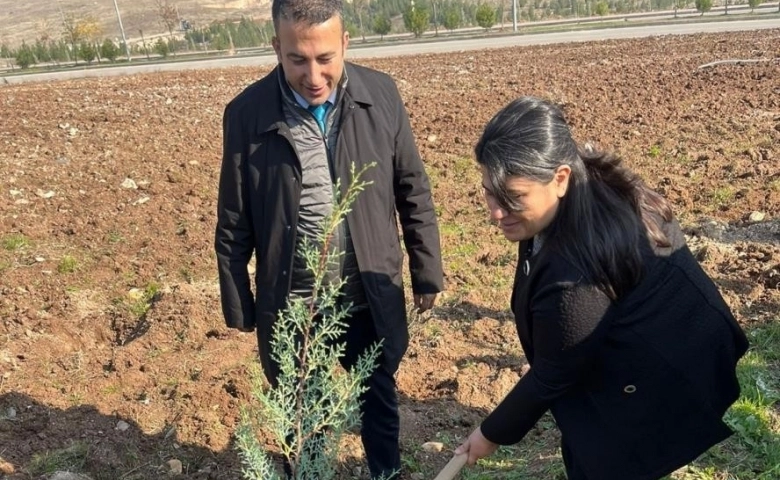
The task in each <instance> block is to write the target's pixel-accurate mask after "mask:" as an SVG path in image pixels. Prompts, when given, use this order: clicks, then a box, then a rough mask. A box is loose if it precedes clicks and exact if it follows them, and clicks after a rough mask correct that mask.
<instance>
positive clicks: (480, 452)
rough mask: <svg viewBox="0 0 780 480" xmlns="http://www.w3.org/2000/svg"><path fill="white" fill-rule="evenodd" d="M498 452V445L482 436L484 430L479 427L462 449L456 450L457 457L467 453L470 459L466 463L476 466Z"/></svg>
mask: <svg viewBox="0 0 780 480" xmlns="http://www.w3.org/2000/svg"><path fill="white" fill-rule="evenodd" d="M496 450H498V444H497V443H493V442H491V441H490V440H488V439H487V438H485V436H484V435H482V430H481V429H480V428H479V427H477V429H476V430H474V431H473V432H471V435H469V438H467V439H466V441H465V442H463V444H462V445H461V446H460V447H458V448H456V449H455V455H460V454H462V453H467V454H468V456H469V458H468V461H467V462H466V463H468V464H469V465H474V464H475V463H476V462H477V460H479V459H480V458H484V457H487V456H489V455H492V454H493V452H495V451H496Z"/></svg>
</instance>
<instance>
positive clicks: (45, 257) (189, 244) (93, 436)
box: [0, 30, 780, 479]
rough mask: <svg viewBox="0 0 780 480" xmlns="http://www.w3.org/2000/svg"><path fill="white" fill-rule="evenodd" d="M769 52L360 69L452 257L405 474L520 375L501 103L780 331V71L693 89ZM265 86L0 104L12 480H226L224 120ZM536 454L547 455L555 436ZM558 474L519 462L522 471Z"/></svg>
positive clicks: (662, 45) (229, 361)
mask: <svg viewBox="0 0 780 480" xmlns="http://www.w3.org/2000/svg"><path fill="white" fill-rule="evenodd" d="M778 40H780V30H769V31H762V32H745V33H735V34H718V35H698V36H684V37H683V36H679V37H678V36H673V37H659V38H652V39H643V40H632V41H607V42H598V43H586V44H577V45H550V46H543V47H531V48H513V49H502V50H492V51H479V52H464V53H452V54H445V55H426V56H421V57H417V58H395V59H382V60H372V61H366V62H361V63H364V64H367V65H369V66H373V67H376V68H379V69H381V70H384V71H386V72H388V73H390V74H391V75H393V76H394V77H395V78H396V80H397V81H398V82H399V85H400V89H401V92H402V94H403V96H404V98H405V101H406V104H407V107H408V110H409V112H410V114H411V118H412V123H413V128H414V131H415V134H416V136H417V139H418V143H419V145H420V148H421V152H422V154H423V156H424V159H425V161H426V163H427V165H428V168H429V172H430V173H431V177H432V182H433V184H434V187H435V192H434V196H435V199H436V201H437V205H438V208H439V211H440V216H441V221H442V238H443V242H444V245H445V262H446V264H445V268H446V273H447V286H448V291H447V292H446V293H445V294H444V295H443V296H442V298H441V302H440V306H439V307H438V309H437V310H436V311H435V312H434V313H433V314H432V315H431V316H430V317H427V318H426V319H417V320H416V321H415V323H414V324H413V332H414V337H413V340H412V345H411V347H410V349H409V353H408V355H407V357H406V359H405V361H404V363H403V365H402V367H401V371H400V373H399V375H398V385H399V389H400V393H401V397H402V416H403V425H402V428H403V447H404V456H405V457H404V458H405V463H406V466H407V467H408V469H409V470H410V471H416V472H418V473H422V474H423V477H420V478H427V477H432V476H433V475H432V474H433V473H434V472H435V471H437V470H438V469H439V468H441V466H442V465H443V464H444V463H446V461H447V459H448V456H449V454H448V453H447V452H446V451H445V452H442V453H438V454H429V453H425V452H423V451H422V450H421V448H420V445H421V444H422V443H423V442H426V441H429V440H439V441H442V442H444V443H445V450H446V449H452V448H454V447H455V446H457V441H458V439H460V438H462V437H463V436H464V435H465V434H467V433H469V432H470V431H471V429H472V428H473V427H474V425H476V424H477V423H478V421H479V419H480V418H481V417H482V416H483V415H484V414H485V412H486V411H487V410H488V409H489V408H490V407H491V406H493V405H495V404H496V403H497V402H498V401H500V399H501V398H502V396H503V395H504V393H505V392H506V391H507V390H508V389H509V388H511V386H512V385H513V383H514V382H515V381H516V379H517V378H518V376H519V375H520V372H521V368H522V366H523V365H524V359H523V356H522V351H521V350H520V348H519V346H518V342H517V339H516V334H515V332H514V327H513V325H512V322H511V321H510V317H509V315H508V313H507V298H508V295H509V293H510V291H509V290H510V286H511V283H510V282H511V275H510V274H511V271H512V269H513V262H514V258H513V250H512V246H510V245H507V244H506V242H504V241H502V240H501V238H500V235H499V234H498V232H495V231H494V230H493V229H492V228H491V227H490V225H489V224H488V222H487V215H486V213H485V210H484V208H483V207H482V204H481V199H480V196H479V194H478V186H479V184H478V178H477V174H476V170H475V168H474V166H473V162H472V161H471V160H470V156H471V146H472V145H473V143H474V141H475V140H476V138H477V136H478V135H479V133H480V130H481V128H482V126H483V125H484V123H485V122H486V121H487V120H488V119H489V117H490V116H491V115H492V114H493V113H495V111H496V110H498V109H499V108H500V107H501V106H503V105H504V104H505V103H507V102H508V101H509V100H511V99H512V98H514V97H515V96H518V95H521V94H534V95H542V96H546V97H550V98H552V99H554V100H556V101H558V102H560V103H562V104H563V105H564V107H565V110H566V112H567V114H568V115H569V118H570V119H571V121H572V123H573V125H574V127H575V131H576V134H577V136H578V138H580V139H581V140H583V141H586V140H587V141H593V142H595V143H598V144H600V145H603V146H611V147H614V148H616V149H618V150H619V151H620V152H622V153H623V154H624V155H625V157H626V158H627V159H628V162H629V163H630V164H631V165H632V166H633V167H634V168H636V169H637V170H638V171H639V172H641V173H642V174H643V175H644V177H645V178H646V179H647V181H648V182H649V183H650V184H651V185H652V186H654V187H656V188H658V189H659V190H660V191H662V192H663V193H664V194H665V195H667V196H668V198H670V199H671V201H672V202H673V203H674V206H675V209H676V211H677V213H678V214H679V216H680V217H681V219H682V220H683V222H684V224H685V225H686V226H687V231H688V233H690V235H691V236H690V240H691V246H692V248H693V249H694V250H695V251H696V253H697V254H698V255H699V258H700V259H701V261H702V263H703V265H704V267H705V268H706V270H707V271H708V272H709V273H710V274H712V275H713V277H714V278H715V279H716V280H717V282H718V284H719V285H720V286H721V288H722V290H723V293H724V296H725V297H726V298H727V300H728V302H729V304H730V305H731V306H732V308H733V309H734V311H735V313H736V314H737V315H738V317H739V319H740V321H742V322H743V323H745V324H746V325H752V324H756V323H760V322H765V321H769V320H770V319H771V316H772V315H775V321H776V312H777V310H778V308H780V290H779V288H780V287H779V284H780V235H779V234H778V232H780V147H778V145H780V83H778V81H777V79H778V78H780V65H778V64H777V63H762V64H751V65H742V66H735V65H729V66H720V67H716V68H712V69H707V70H697V66H699V65H701V64H704V63H707V62H710V61H713V60H717V59H724V58H756V57H765V58H768V57H778V56H780V50H778V45H780V41H778ZM423 66H424V68H422V67H423ZM265 71H266V70H264V69H262V71H258V70H257V69H240V68H235V69H224V70H215V71H191V72H183V73H168V74H153V75H143V76H132V77H121V78H102V79H90V80H75V81H68V82H59V83H47V84H31V85H21V86H3V87H0V102H1V103H0V104H1V105H2V109H3V112H4V113H5V114H4V115H3V121H2V123H0V169H1V170H0V171H2V176H1V177H0V240H2V242H3V244H2V248H0V274H1V276H0V472H2V473H5V474H7V478H14V479H27V478H33V475H32V473H31V472H34V471H35V468H34V467H35V465H34V464H35V462H34V460H35V458H36V455H38V458H39V459H40V454H43V453H45V452H52V451H57V450H60V449H63V448H66V447H68V446H69V445H72V444H73V442H81V443H80V444H81V445H86V446H88V447H89V453H88V455H86V463H84V464H83V465H80V470H81V471H83V472H84V473H88V474H90V475H91V476H92V477H93V478H105V479H108V478H120V477H121V478H125V479H146V478H158V477H161V476H163V475H165V474H166V472H167V468H168V467H167V464H166V462H167V461H168V460H169V459H172V458H175V459H180V460H181V461H182V462H183V465H184V473H182V474H181V475H180V476H179V477H178V478H237V477H238V475H239V474H238V470H239V468H240V465H239V463H238V460H237V457H236V454H235V451H234V449H233V447H232V442H231V434H232V432H233V431H234V428H235V426H236V422H237V417H238V414H239V408H240V406H241V405H242V404H244V403H246V402H247V401H248V398H249V393H248V392H249V382H248V375H249V374H248V370H249V366H250V364H251V363H252V361H253V359H254V357H255V355H256V345H255V339H254V337H253V336H252V335H244V334H240V333H237V332H234V331H228V330H227V329H226V328H225V327H224V326H223V322H222V318H221V313H220V309H219V298H218V289H217V285H216V273H215V262H214V254H213V253H212V234H213V227H214V221H215V211H216V187H217V175H218V169H219V161H220V159H219V156H220V148H221V147H220V145H221V114H222V109H223V107H224V105H225V103H226V102H227V101H228V100H229V99H230V98H232V97H233V96H234V95H235V94H237V93H238V92H239V91H240V90H241V89H242V88H243V87H244V86H245V85H247V84H249V83H250V82H251V81H253V79H255V78H257V77H259V76H260V75H262V74H263V73H264V72H265ZM126 179H131V180H132V181H133V182H134V185H135V187H137V188H126V187H132V185H131V183H130V182H125V180H126ZM123 185H124V186H123ZM752 212H761V213H763V214H765V219H764V220H763V221H761V222H759V223H757V224H756V223H755V222H751V221H750V220H749V217H750V214H751V213H752ZM754 219H755V218H754ZM20 239H21V240H24V242H20V241H18V240H20ZM15 241H16V242H15ZM19 243H24V245H19ZM120 421H121V422H124V423H120ZM537 434H538V435H540V436H542V440H543V442H546V444H547V445H554V440H555V433H554V429H546V430H545V429H542V428H540V429H539V430H538V431H537ZM348 447H349V448H348V450H347V453H346V454H345V456H344V462H345V463H344V478H351V477H352V476H353V475H354V473H355V470H354V467H355V466H356V465H359V461H360V456H361V455H362V453H361V451H360V447H359V442H358V441H357V439H356V438H355V437H351V439H350V440H349V445H348ZM551 457H553V458H551ZM554 457H555V450H554V448H553V449H552V450H548V451H547V452H546V454H545V455H541V454H540V455H539V458H535V459H530V460H529V461H530V462H531V467H530V468H531V471H537V472H543V471H547V470H546V469H547V468H548V467H549V465H548V463H550V462H559V461H560V460H559V459H556V458H554ZM4 462H5V463H4ZM363 471H365V469H363ZM537 478H552V477H544V475H542V474H541V473H539V474H538V476H537Z"/></svg>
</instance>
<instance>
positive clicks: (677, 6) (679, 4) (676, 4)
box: [673, 0, 690, 18]
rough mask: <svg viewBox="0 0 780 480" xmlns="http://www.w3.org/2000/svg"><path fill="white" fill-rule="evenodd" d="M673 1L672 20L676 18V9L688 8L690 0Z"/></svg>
mask: <svg viewBox="0 0 780 480" xmlns="http://www.w3.org/2000/svg"><path fill="white" fill-rule="evenodd" d="M673 1H674V18H677V9H683V8H685V7H687V6H688V2H689V1H690V0H673Z"/></svg>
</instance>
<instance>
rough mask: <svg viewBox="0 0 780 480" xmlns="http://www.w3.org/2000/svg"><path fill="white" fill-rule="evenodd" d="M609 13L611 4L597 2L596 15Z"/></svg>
mask: <svg viewBox="0 0 780 480" xmlns="http://www.w3.org/2000/svg"><path fill="white" fill-rule="evenodd" d="M697 1H698V0H697ZM608 13H609V4H608V3H607V2H605V1H604V0H601V1H599V2H598V3H596V15H599V16H602V17H603V16H604V15H606V14H608Z"/></svg>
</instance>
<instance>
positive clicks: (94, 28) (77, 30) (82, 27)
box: [73, 15, 103, 63]
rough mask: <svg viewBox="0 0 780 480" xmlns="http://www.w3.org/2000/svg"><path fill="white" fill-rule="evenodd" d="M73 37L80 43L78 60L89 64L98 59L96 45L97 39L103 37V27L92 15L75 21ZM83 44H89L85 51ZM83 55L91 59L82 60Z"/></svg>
mask: <svg viewBox="0 0 780 480" xmlns="http://www.w3.org/2000/svg"><path fill="white" fill-rule="evenodd" d="M73 35H75V38H76V39H78V40H79V42H80V45H79V49H78V55H77V56H78V57H79V58H81V59H82V60H84V61H86V62H87V63H91V62H92V61H93V60H95V58H98V53H99V52H98V49H97V46H96V45H97V42H98V39H99V38H100V37H101V36H102V35H103V27H102V25H101V24H100V21H98V19H97V18H95V17H94V16H92V15H85V16H84V17H81V18H80V19H78V20H76V24H75V26H74V29H73ZM85 43H88V44H90V48H88V49H85V47H84V44H85ZM84 55H87V56H90V55H91V57H92V58H91V59H90V60H89V61H87V60H86V59H85V58H84Z"/></svg>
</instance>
